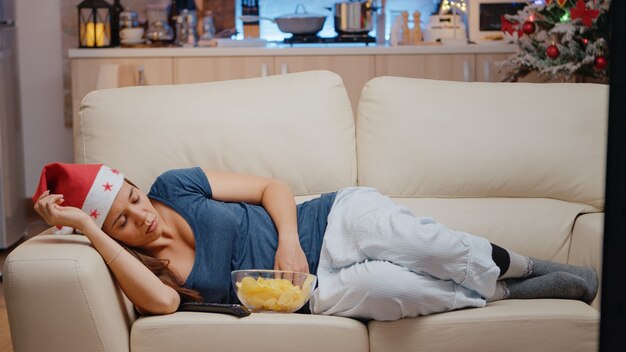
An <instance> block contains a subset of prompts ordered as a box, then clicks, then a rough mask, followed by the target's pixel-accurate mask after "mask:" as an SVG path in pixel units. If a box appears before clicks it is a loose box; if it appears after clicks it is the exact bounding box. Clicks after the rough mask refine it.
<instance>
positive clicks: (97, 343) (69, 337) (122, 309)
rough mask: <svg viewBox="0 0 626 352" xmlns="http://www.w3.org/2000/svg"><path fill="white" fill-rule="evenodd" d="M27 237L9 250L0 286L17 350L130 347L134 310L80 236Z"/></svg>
mask: <svg viewBox="0 0 626 352" xmlns="http://www.w3.org/2000/svg"><path fill="white" fill-rule="evenodd" d="M52 230H54V228H51V229H49V230H47V231H44V232H43V233H41V234H39V235H38V236H35V237H34V238H31V239H30V240H28V241H26V242H24V243H22V244H21V245H19V246H18V247H17V248H16V249H15V250H13V251H12V252H11V254H9V256H8V257H7V260H6V262H5V266H4V276H5V278H4V284H3V285H4V290H5V299H6V304H7V313H8V316H9V326H10V330H11V338H12V340H13V348H14V349H15V351H21V352H27V351H33V352H34V351H64V352H67V351H116V352H117V351H128V350H129V336H130V328H131V325H132V322H133V321H134V320H135V319H136V315H135V312H134V309H133V306H132V304H131V303H130V301H128V299H127V298H126V297H125V296H124V294H123V293H122V291H121V290H120V289H119V286H118V285H117V283H116V282H115V279H114V277H113V276H112V275H111V273H110V272H109V270H108V268H107V267H106V265H105V263H104V261H103V260H102V257H101V256H100V254H99V253H98V252H97V251H96V250H95V249H94V248H93V247H92V246H91V244H90V242H89V240H88V239H87V238H86V237H84V236H81V235H58V236H55V235H50V233H52Z"/></svg>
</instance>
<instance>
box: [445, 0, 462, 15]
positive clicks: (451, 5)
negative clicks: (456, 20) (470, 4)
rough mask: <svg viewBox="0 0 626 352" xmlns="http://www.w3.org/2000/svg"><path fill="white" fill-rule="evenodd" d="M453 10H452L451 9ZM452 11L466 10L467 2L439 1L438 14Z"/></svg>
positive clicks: (455, 0) (459, 0) (458, 0)
mask: <svg viewBox="0 0 626 352" xmlns="http://www.w3.org/2000/svg"><path fill="white" fill-rule="evenodd" d="M453 8H454V9H455V11H452V9H453ZM450 11H452V12H453V13H454V12H457V13H458V12H463V13H465V12H467V4H466V3H465V0H444V1H442V2H441V7H440V8H439V14H440V15H445V14H446V13H448V12H450Z"/></svg>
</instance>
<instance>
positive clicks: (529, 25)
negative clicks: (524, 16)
mask: <svg viewBox="0 0 626 352" xmlns="http://www.w3.org/2000/svg"><path fill="white" fill-rule="evenodd" d="M536 29H537V28H536V26H535V23H534V22H531V21H526V22H524V24H523V25H522V31H524V33H526V34H528V35H531V34H533V33H535V30H536Z"/></svg>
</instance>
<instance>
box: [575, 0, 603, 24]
mask: <svg viewBox="0 0 626 352" xmlns="http://www.w3.org/2000/svg"><path fill="white" fill-rule="evenodd" d="M599 15H600V10H595V9H588V8H587V5H585V1H584V0H578V2H577V3H576V6H574V7H572V9H571V10H570V16H571V17H572V20H576V19H579V18H582V20H583V25H584V26H585V27H591V26H592V25H593V20H594V19H596V17H598V16H599Z"/></svg>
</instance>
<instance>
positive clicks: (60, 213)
mask: <svg viewBox="0 0 626 352" xmlns="http://www.w3.org/2000/svg"><path fill="white" fill-rule="evenodd" d="M62 203H63V195H62V194H50V191H45V192H44V193H42V194H41V196H39V199H38V200H37V203H35V206H34V208H35V211H36V212H37V213H38V214H39V215H40V216H41V217H42V218H43V219H44V221H45V222H46V223H48V225H52V226H68V227H73V228H75V229H79V230H81V229H82V228H83V227H84V225H85V224H87V222H88V221H92V220H91V218H89V216H88V215H87V214H85V213H84V212H83V211H82V210H80V209H78V208H76V207H63V206H61V205H60V204H62ZM81 231H82V230H81Z"/></svg>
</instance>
